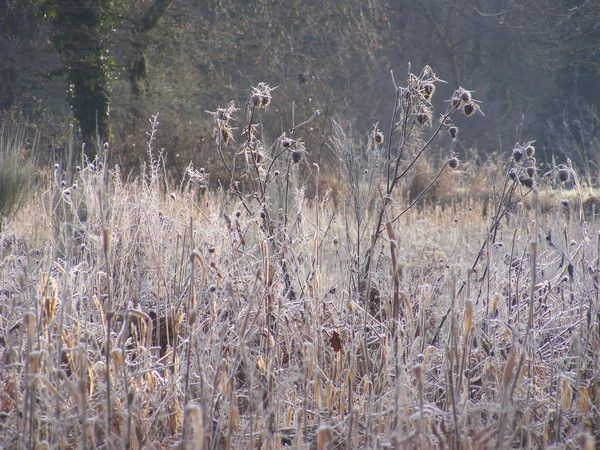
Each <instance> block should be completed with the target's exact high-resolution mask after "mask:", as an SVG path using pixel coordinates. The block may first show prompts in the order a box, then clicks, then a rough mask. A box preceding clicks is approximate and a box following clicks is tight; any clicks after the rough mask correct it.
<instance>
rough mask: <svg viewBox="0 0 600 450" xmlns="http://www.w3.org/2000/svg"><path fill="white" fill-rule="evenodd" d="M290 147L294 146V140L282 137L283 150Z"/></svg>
mask: <svg viewBox="0 0 600 450" xmlns="http://www.w3.org/2000/svg"><path fill="white" fill-rule="evenodd" d="M292 145H294V140H293V139H290V138H287V137H284V138H283V139H281V146H282V147H283V148H290V147H291V146H292Z"/></svg>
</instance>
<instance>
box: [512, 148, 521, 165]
mask: <svg viewBox="0 0 600 450" xmlns="http://www.w3.org/2000/svg"><path fill="white" fill-rule="evenodd" d="M512 154H513V159H514V160H515V162H519V161H521V159H522V158H523V150H521V147H515V149H514V150H513V153H512Z"/></svg>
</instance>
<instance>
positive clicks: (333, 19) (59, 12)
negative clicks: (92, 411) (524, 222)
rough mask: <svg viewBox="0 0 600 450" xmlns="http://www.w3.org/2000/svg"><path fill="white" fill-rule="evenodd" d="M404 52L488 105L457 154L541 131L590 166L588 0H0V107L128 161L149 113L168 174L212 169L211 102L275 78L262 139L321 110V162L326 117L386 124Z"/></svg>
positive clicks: (132, 161) (597, 74) (595, 38)
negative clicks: (155, 120)
mask: <svg viewBox="0 0 600 450" xmlns="http://www.w3.org/2000/svg"><path fill="white" fill-rule="evenodd" d="M409 63H410V64H411V65H412V70H413V71H418V70H419V69H420V68H421V67H422V66H423V65H425V64H429V65H431V66H432V68H433V69H434V70H435V71H436V73H437V74H438V75H439V76H440V77H441V78H442V79H444V80H446V81H447V84H446V85H445V86H443V87H442V88H441V89H439V90H438V93H436V102H437V105H438V106H439V105H443V101H444V99H448V98H449V97H450V96H451V94H452V92H453V91H454V89H455V88H456V87H458V86H459V85H460V86H463V87H465V88H467V89H471V90H473V91H475V93H474V95H475V97H476V98H477V99H478V100H481V101H482V102H483V103H482V112H483V113H484V114H485V117H484V116H478V117H477V118H476V119H475V120H474V121H473V122H472V123H471V124H470V125H469V127H466V128H465V129H464V130H465V131H464V133H462V132H461V142H464V143H465V144H463V145H464V146H468V147H469V148H466V147H463V148H462V151H464V152H467V151H469V150H470V149H471V148H473V149H477V150H478V151H479V152H480V154H482V155H485V154H491V153H493V152H501V151H508V150H510V149H511V148H512V146H513V144H514V142H515V141H526V140H529V139H536V141H537V143H536V146H537V148H538V155H540V156H539V159H541V160H544V159H545V161H547V162H549V161H550V159H551V157H552V156H556V157H561V158H564V157H565V156H568V157H570V158H571V159H573V160H574V161H575V162H576V163H577V165H578V166H579V167H580V168H581V169H582V170H584V171H587V173H592V174H594V173H595V174H597V173H598V170H599V162H600V145H599V144H600V142H599V140H600V131H599V129H600V2H599V1H597V0H588V1H584V0H422V1H409V0H345V1H339V0H286V1H273V0H256V1H249V0H239V1H238V0H236V1H234V0H2V1H0V110H1V111H2V113H1V114H2V115H3V116H4V118H5V119H6V118H8V119H11V120H25V121H27V123H28V124H29V127H32V128H34V129H35V130H36V132H37V135H38V137H39V143H40V144H39V146H40V148H41V152H42V153H45V154H48V155H50V154H52V153H55V152H57V151H60V149H62V148H63V147H64V146H65V142H67V141H68V139H69V136H70V135H71V134H72V135H73V136H74V139H75V141H76V142H81V141H85V142H88V143H92V142H94V141H95V138H96V134H97V133H98V135H99V136H100V138H101V140H102V142H104V141H107V140H108V141H110V142H111V149H112V150H111V152H112V153H111V157H112V158H114V160H115V161H116V162H119V163H120V164H121V165H122V166H123V167H126V168H129V169H133V168H135V167H136V166H137V165H139V161H140V160H141V159H142V158H144V157H145V144H144V143H145V140H146V138H147V136H146V134H145V133H146V131H147V130H148V128H149V123H148V119H149V118H150V117H151V116H152V115H153V114H155V113H156V112H159V113H160V115H159V121H160V131H159V137H158V139H159V140H158V142H159V146H160V147H163V148H164V149H165V155H166V161H167V164H168V165H169V167H171V168H172V169H173V170H174V173H177V171H179V170H181V169H182V168H183V167H185V165H187V163H188V162H189V161H190V160H192V161H194V162H195V163H196V164H199V165H204V166H206V167H211V164H214V163H216V162H217V158H216V156H215V155H214V149H213V145H214V144H213V143H214V139H213V137H212V131H211V130H212V123H211V116H210V115H208V114H207V113H206V112H205V111H207V110H211V111H214V110H215V109H216V108H217V107H218V106H223V105H226V104H227V103H228V101H229V100H230V99H235V100H236V104H239V105H243V104H244V102H245V101H246V98H247V95H248V92H249V89H250V87H251V86H256V85H257V84H258V83H259V82H260V81H265V82H267V83H268V84H269V85H271V86H277V89H276V91H274V100H273V104H272V106H271V107H270V108H269V110H268V111H267V112H265V113H263V117H261V119H262V120H263V123H264V126H265V133H266V135H267V136H269V135H270V136H271V137H272V138H275V137H276V136H277V135H278V134H279V132H280V131H281V130H284V129H289V127H290V126H291V123H292V110H293V112H294V117H295V121H296V123H297V122H299V121H302V120H304V119H305V118H307V117H309V116H310V115H311V114H312V112H313V111H314V110H315V109H319V110H320V111H321V112H322V115H321V116H320V117H319V118H318V120H316V121H314V122H312V123H311V127H310V128H306V129H305V130H304V136H302V137H303V139H304V140H305V141H306V142H307V147H308V149H309V151H310V153H311V155H312V156H311V158H312V159H313V160H314V161H316V162H321V163H322V164H325V165H327V162H328V159H329V158H330V153H329V152H328V150H327V137H328V135H329V129H330V127H331V119H332V118H337V119H338V120H340V121H343V122H345V123H346V124H349V125H351V126H352V129H353V130H354V131H355V132H356V133H365V132H367V131H368V130H369V129H371V128H372V126H373V124H374V123H376V122H380V124H381V125H380V126H381V127H383V128H385V127H387V126H389V124H388V122H389V115H390V110H391V107H392V96H393V86H392V82H391V76H390V70H393V71H394V74H395V76H396V78H397V79H398V80H400V81H402V80H403V78H404V77H405V75H406V73H407V70H408V65H409ZM467 143H468V144H467ZM87 148H88V149H91V148H94V146H93V144H90V145H88V147H87ZM88 151H90V150H88ZM92 152H93V150H92Z"/></svg>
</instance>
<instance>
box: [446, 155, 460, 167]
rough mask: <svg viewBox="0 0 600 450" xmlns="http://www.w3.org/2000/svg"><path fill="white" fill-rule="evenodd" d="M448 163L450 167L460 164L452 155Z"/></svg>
mask: <svg viewBox="0 0 600 450" xmlns="http://www.w3.org/2000/svg"><path fill="white" fill-rule="evenodd" d="M448 165H449V166H450V168H451V169H458V166H460V161H459V159H458V158H457V157H456V156H453V157H452V158H450V159H449V160H448Z"/></svg>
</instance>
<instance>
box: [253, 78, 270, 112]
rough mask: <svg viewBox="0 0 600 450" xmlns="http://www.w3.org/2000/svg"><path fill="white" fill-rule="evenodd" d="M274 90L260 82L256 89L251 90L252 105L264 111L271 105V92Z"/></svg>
mask: <svg viewBox="0 0 600 450" xmlns="http://www.w3.org/2000/svg"><path fill="white" fill-rule="evenodd" d="M275 89H276V88H272V87H270V86H269V85H268V84H267V83H264V82H262V81H261V82H260V83H258V85H257V86H256V87H253V88H252V92H251V94H250V99H251V102H252V105H253V106H254V107H255V108H257V109H261V108H262V109H266V108H267V107H268V106H269V105H270V104H271V99H272V98H273V96H272V94H271V92H272V91H273V90H275Z"/></svg>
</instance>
